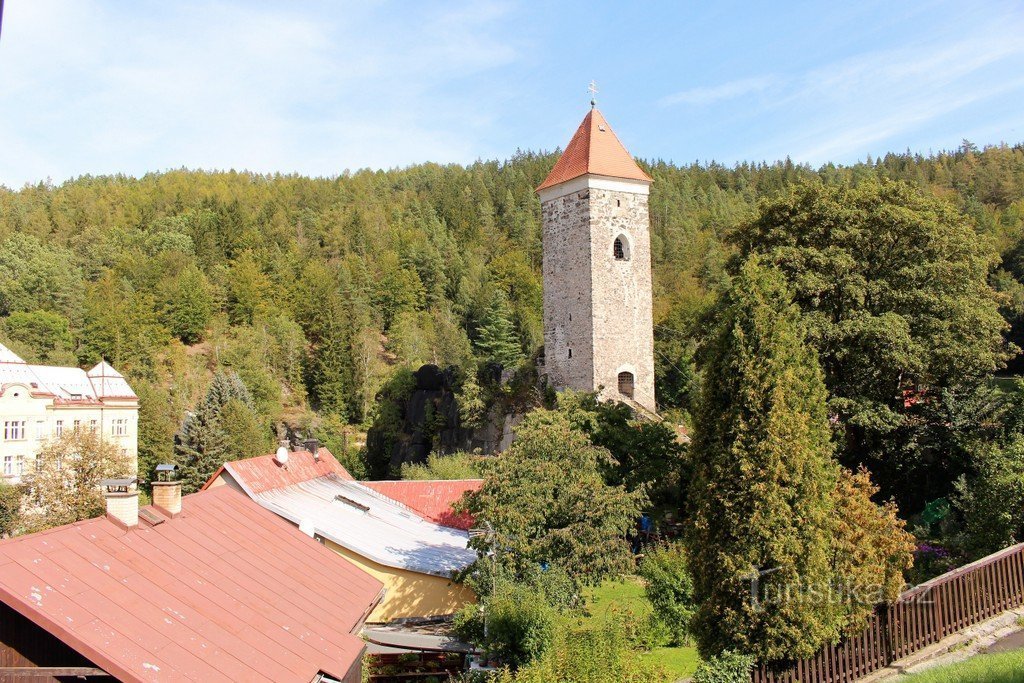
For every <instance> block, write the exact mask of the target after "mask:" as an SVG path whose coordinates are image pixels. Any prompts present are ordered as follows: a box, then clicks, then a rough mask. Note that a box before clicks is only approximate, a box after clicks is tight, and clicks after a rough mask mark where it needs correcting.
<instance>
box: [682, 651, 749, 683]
mask: <svg viewBox="0 0 1024 683" xmlns="http://www.w3.org/2000/svg"><path fill="white" fill-rule="evenodd" d="M753 666H754V658H753V657H751V656H750V655H744V654H740V653H739V652H734V651H732V650H726V651H725V652H723V653H721V654H719V655H715V656H714V657H711V658H709V659H707V660H706V661H704V662H701V665H700V666H698V667H697V670H696V671H695V672H694V673H693V679H692V682H693V683H750V670H751V669H752V668H753Z"/></svg>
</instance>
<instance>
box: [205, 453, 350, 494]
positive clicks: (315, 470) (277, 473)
mask: <svg viewBox="0 0 1024 683" xmlns="http://www.w3.org/2000/svg"><path fill="white" fill-rule="evenodd" d="M318 453H319V455H320V460H319V461H317V460H314V459H313V454H312V453H310V452H309V451H305V450H303V451H290V452H289V453H288V464H287V466H285V465H280V464H278V462H277V461H276V460H274V455H273V454H270V455H259V456H256V457H255V458H247V459H245V460H235V461H233V462H228V463H224V466H223V467H221V468H220V469H219V470H217V472H216V473H215V474H214V475H213V476H212V477H210V479H209V481H207V482H206V484H204V485H203V488H204V489H205V488H209V486H210V484H212V483H213V481H214V480H215V479H216V478H217V477H218V476H220V473H221V472H223V471H224V470H225V469H226V470H227V471H228V472H229V473H230V474H231V475H232V476H233V477H234V478H235V480H236V481H237V482H238V483H239V484H241V485H242V486H243V488H244V487H248V488H249V490H250V491H251V492H252V493H253V494H257V493H263V492H264V491H269V490H270V489H279V488H281V487H282V486H291V485H292V484H301V483H302V482H304V481H309V480H310V479H316V478H317V477H325V476H327V475H328V474H336V475H338V476H339V477H341V478H342V479H348V480H349V481H351V480H352V475H351V474H349V473H348V470H346V469H345V468H344V467H342V465H341V463H340V462H338V461H337V459H336V458H335V457H334V455H332V454H331V452H330V451H329V450H327V449H326V448H321V449H320V450H319V451H318Z"/></svg>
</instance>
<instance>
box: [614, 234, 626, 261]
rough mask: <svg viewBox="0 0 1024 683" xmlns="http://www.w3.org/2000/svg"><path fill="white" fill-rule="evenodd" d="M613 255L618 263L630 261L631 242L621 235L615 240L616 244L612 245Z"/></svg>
mask: <svg viewBox="0 0 1024 683" xmlns="http://www.w3.org/2000/svg"><path fill="white" fill-rule="evenodd" d="M612 255H613V256H614V257H615V260H616V261H628V260H629V240H628V239H626V236H625V235H619V236H618V237H616V238H615V242H614V243H612Z"/></svg>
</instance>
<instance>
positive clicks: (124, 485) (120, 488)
mask: <svg viewBox="0 0 1024 683" xmlns="http://www.w3.org/2000/svg"><path fill="white" fill-rule="evenodd" d="M138 482H139V480H138V479H136V478H135V477H125V478H123V479H103V480H101V481H100V486H103V487H105V488H106V489H107V493H129V492H130V490H131V487H132V486H134V485H135V484H137V483H138Z"/></svg>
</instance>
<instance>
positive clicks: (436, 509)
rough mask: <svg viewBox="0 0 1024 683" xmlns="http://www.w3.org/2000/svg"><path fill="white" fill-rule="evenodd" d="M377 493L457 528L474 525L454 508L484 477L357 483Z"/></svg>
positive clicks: (420, 514) (468, 517)
mask: <svg viewBox="0 0 1024 683" xmlns="http://www.w3.org/2000/svg"><path fill="white" fill-rule="evenodd" d="M360 483H361V484H363V486H367V487H369V488H371V489H373V490H374V491H376V492H377V493H380V494H383V495H385V496H387V497H388V498H390V499H392V500H397V501H398V502H399V503H402V504H403V505H405V506H406V507H408V508H410V509H411V510H412V511H413V512H415V513H416V514H418V515H419V516H420V517H423V518H424V519H426V520H428V521H431V522H434V523H435V524H441V525H443V526H450V527H454V528H456V529H468V528H469V527H471V526H473V517H472V516H470V515H469V514H466V513H462V514H457V513H456V512H455V510H454V509H453V506H454V505H455V503H457V502H459V500H461V498H462V496H463V494H465V493H466V492H467V491H476V490H478V489H479V488H480V487H481V486H482V485H483V483H484V481H483V479H456V480H452V481H417V480H405V481H364V482H360Z"/></svg>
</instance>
